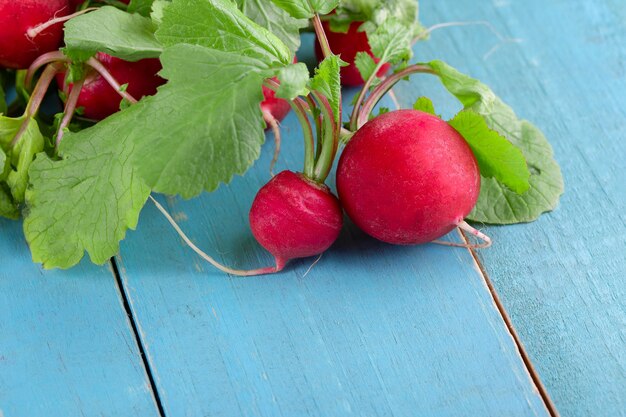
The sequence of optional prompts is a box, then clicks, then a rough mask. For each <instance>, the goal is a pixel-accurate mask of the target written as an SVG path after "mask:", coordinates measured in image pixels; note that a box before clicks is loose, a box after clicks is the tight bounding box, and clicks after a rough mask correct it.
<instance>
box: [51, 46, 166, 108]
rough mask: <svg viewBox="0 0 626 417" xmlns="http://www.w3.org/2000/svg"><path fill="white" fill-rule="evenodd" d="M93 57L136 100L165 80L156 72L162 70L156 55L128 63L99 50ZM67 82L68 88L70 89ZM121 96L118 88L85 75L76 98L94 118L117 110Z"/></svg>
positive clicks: (60, 76)
mask: <svg viewBox="0 0 626 417" xmlns="http://www.w3.org/2000/svg"><path fill="white" fill-rule="evenodd" d="M96 58H97V60H98V61H100V63H102V65H103V66H104V67H105V68H106V69H107V70H108V71H109V72H110V73H111V75H112V76H113V78H115V80H116V81H117V82H118V83H119V84H120V85H122V84H128V88H127V89H126V91H127V92H128V94H130V95H131V96H133V97H135V98H136V99H140V98H141V97H143V96H148V95H153V94H155V93H156V91H157V87H158V86H160V85H161V84H163V83H164V82H165V80H164V79H163V78H161V77H159V76H158V75H157V73H158V72H159V71H160V70H161V63H160V62H159V60H158V59H156V58H150V59H142V60H140V61H137V62H128V61H124V60H122V59H119V58H115V57H112V56H111V55H107V54H105V53H102V52H98V54H97V55H96ZM64 80H65V73H59V74H58V75H57V84H58V85H59V88H61V89H63V88H64ZM71 88H72V86H71V85H70V86H69V88H68V91H71ZM120 102H121V98H120V95H119V94H118V92H117V91H115V89H114V88H113V87H111V85H110V84H109V83H108V82H107V81H106V80H105V79H104V77H102V76H101V75H99V74H98V75H95V76H94V77H93V78H88V79H87V81H86V82H85V84H84V86H83V88H82V90H81V92H80V95H79V97H78V102H77V106H78V107H82V108H83V109H84V112H83V114H84V116H85V117H87V118H89V119H93V120H102V119H104V118H105V117H107V116H110V115H111V114H113V113H115V112H117V111H118V110H119V108H120Z"/></svg>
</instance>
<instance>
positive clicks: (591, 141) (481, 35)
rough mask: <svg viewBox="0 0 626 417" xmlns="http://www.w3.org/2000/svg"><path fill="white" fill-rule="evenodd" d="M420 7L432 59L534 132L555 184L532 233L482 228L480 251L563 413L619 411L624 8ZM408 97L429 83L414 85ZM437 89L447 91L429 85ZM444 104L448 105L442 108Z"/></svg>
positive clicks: (623, 345)
mask: <svg viewBox="0 0 626 417" xmlns="http://www.w3.org/2000/svg"><path fill="white" fill-rule="evenodd" d="M460 3H461V2H422V3H421V6H422V9H421V11H422V16H423V17H424V19H425V20H426V22H427V24H433V23H439V22H442V21H455V20H486V21H489V22H490V23H491V24H492V25H493V26H494V27H496V28H497V29H498V30H500V31H502V33H503V35H504V36H505V37H510V38H520V39H521V42H519V43H515V42H508V43H504V44H502V45H501V47H500V48H499V49H498V50H497V51H496V52H494V53H492V54H490V55H488V56H487V57H486V59H485V53H486V52H489V50H490V49H491V48H492V46H493V45H496V44H497V43H498V39H497V37H495V36H494V35H492V34H491V33H490V31H489V30H488V29H485V28H481V27H463V28H449V29H446V30H445V31H443V30H442V31H441V32H435V33H434V34H433V36H432V38H431V40H430V41H429V42H428V43H425V44H424V45H423V46H421V48H422V49H421V50H420V53H421V54H422V56H423V57H424V59H429V58H431V57H443V58H444V59H446V60H448V61H449V62H450V63H451V64H453V65H455V66H457V67H459V68H460V69H461V70H463V71H467V72H469V73H470V74H471V75H474V76H476V77H478V78H480V79H481V80H483V81H485V82H486V83H488V84H489V85H490V86H491V87H493V88H494V90H495V91H496V93H498V94H499V95H500V97H502V98H503V99H504V100H505V101H507V102H509V103H510V104H511V105H512V106H513V108H514V109H515V110H516V111H517V112H518V114H520V115H521V116H522V117H524V118H528V119H530V120H531V121H533V122H535V123H536V124H537V125H538V126H539V127H541V128H542V129H543V130H544V131H545V133H546V135H547V137H548V139H549V140H550V142H551V143H552V144H553V146H554V149H555V155H556V158H557V160H558V161H559V163H560V164H561V166H562V169H563V174H564V177H565V184H566V193H565V195H564V196H563V198H562V201H561V205H560V207H559V208H558V209H557V210H556V211H555V212H553V213H551V214H549V215H547V216H544V217H542V218H541V219H540V220H539V221H538V222H536V223H532V224H525V225H518V226H514V227H490V228H487V232H488V233H489V234H491V235H492V237H493V238H494V242H495V244H494V246H493V247H492V248H491V249H489V250H485V251H481V252H479V256H480V259H481V261H482V262H483V264H484V266H485V268H486V271H487V273H488V274H489V276H490V277H491V279H492V280H493V282H494V284H495V287H496V289H497V291H498V293H499V295H500V298H501V300H502V301H503V303H504V305H505V307H506V309H507V310H508V312H509V314H510V316H511V318H512V321H513V324H514V325H515V327H516V328H517V331H518V333H519V335H520V336H521V339H522V341H523V343H524V345H525V347H526V350H527V351H528V352H529V355H530V358H531V360H532V361H533V362H534V365H535V367H536V369H537V370H538V371H539V374H540V376H541V378H542V381H543V382H544V384H545V385H546V386H547V388H548V391H549V393H550V395H551V397H552V399H553V400H554V402H555V403H556V406H557V408H558V409H559V411H560V412H561V414H562V415H563V416H564V417H565V416H580V417H583V416H603V417H604V416H606V417H610V416H626V215H625V213H626V185H625V183H624V168H626V162H625V161H626V124H625V121H626V4H625V3H624V1H622V0H603V1H594V2H588V1H583V0H576V1H548V2H546V1H542V0H530V1H520V0H517V1H507V0H497V1H487V0H485V1H476V2H471V5H470V2H464V3H467V4H464V5H461V4H460ZM411 85H412V88H411V89H408V90H404V91H400V92H401V93H403V94H401V97H403V98H404V100H405V102H408V99H409V96H410V95H412V94H415V93H416V92H417V91H424V90H428V89H429V88H430V86H424V85H420V84H416V83H412V84H411ZM435 94H441V97H444V94H443V93H441V92H440V91H439V90H437V89H435ZM443 100H444V101H445V98H444V99H443Z"/></svg>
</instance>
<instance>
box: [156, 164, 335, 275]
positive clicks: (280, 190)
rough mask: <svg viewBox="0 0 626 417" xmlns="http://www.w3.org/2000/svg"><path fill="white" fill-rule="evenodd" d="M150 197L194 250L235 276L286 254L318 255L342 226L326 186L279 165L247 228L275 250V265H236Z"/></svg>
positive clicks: (283, 260) (279, 263)
mask: <svg viewBox="0 0 626 417" xmlns="http://www.w3.org/2000/svg"><path fill="white" fill-rule="evenodd" d="M150 199H151V200H152V202H153V203H154V205H155V206H156V207H157V209H158V210H159V211H160V212H161V214H163V216H165V218H166V219H167V221H168V222H169V223H170V224H171V225H172V227H173V228H174V230H176V232H177V233H178V235H179V236H180V237H181V238H182V239H183V240H184V241H185V243H186V244H187V245H189V247H190V248H191V249H192V250H193V251H194V252H196V253H197V254H198V255H200V256H201V257H202V258H203V259H205V260H206V261H207V262H209V263H210V264H211V265H213V266H215V267H216V268H217V269H219V270H220V271H222V272H226V273H227V274H231V275H237V276H251V275H264V274H273V273H276V272H279V271H282V269H283V268H284V267H285V265H286V264H287V262H288V261H289V260H291V259H295V258H305V257H309V256H315V255H319V254H321V253H322V252H324V251H325V250H326V249H328V248H329V247H330V246H331V245H332V244H333V243H334V242H335V240H337V237H338V236H339V232H340V231H341V227H342V226H343V215H342V212H341V206H340V204H339V200H337V197H335V196H334V195H333V194H332V193H331V192H330V191H329V189H328V187H326V186H325V185H323V184H318V183H316V182H314V181H311V180H309V179H307V178H306V177H305V176H304V175H302V174H298V173H294V172H291V171H282V172H280V173H278V174H277V175H276V176H275V177H274V178H272V179H271V180H270V181H269V182H268V183H267V184H265V185H264V186H263V187H262V188H261V189H260V190H259V192H258V193H257V195H256V197H255V198H254V201H253V202H252V207H251V208H250V216H249V219H250V227H251V229H252V234H253V235H254V237H255V238H256V240H257V241H258V242H259V243H260V244H261V246H263V247H264V248H265V249H267V250H268V251H269V252H270V253H271V254H272V255H274V259H275V261H276V265H275V266H270V267H265V268H259V269H253V270H239V269H233V268H229V267H227V266H224V265H222V264H220V263H219V262H217V261H216V260H215V259H213V258H212V257H211V256H209V255H207V254H206V253H205V252H203V251H202V250H201V249H199V248H198V247H197V246H196V245H195V244H194V243H193V242H192V241H191V239H189V237H188V236H187V235H186V234H185V233H184V232H183V231H182V230H181V228H180V226H179V225H178V224H177V223H176V221H175V220H174V219H173V218H172V216H171V215H170V214H169V213H168V212H167V210H166V209H165V208H164V207H163V206H162V205H161V204H159V202H158V201H156V200H155V199H154V198H153V197H152V196H150Z"/></svg>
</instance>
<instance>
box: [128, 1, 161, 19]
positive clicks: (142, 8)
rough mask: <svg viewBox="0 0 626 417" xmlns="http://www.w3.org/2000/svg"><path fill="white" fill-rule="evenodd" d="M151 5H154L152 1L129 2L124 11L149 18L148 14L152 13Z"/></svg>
mask: <svg viewBox="0 0 626 417" xmlns="http://www.w3.org/2000/svg"><path fill="white" fill-rule="evenodd" d="M153 3H155V1H154V0H130V3H128V8H127V9H126V10H127V11H128V13H137V14H140V15H142V16H146V17H149V16H150V12H151V11H152V4H153Z"/></svg>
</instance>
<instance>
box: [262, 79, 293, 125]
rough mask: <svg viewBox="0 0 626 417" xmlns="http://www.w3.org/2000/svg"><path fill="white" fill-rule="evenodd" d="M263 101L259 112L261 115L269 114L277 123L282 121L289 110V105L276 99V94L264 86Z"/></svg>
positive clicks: (280, 99)
mask: <svg viewBox="0 0 626 417" xmlns="http://www.w3.org/2000/svg"><path fill="white" fill-rule="evenodd" d="M263 99H264V100H263V101H262V102H261V111H263V114H266V113H269V114H271V115H272V117H274V119H275V120H276V121H278V122H280V121H282V120H283V119H284V118H285V117H286V116H287V114H288V113H289V111H290V110H291V105H290V104H289V102H288V101H287V100H283V99H282V98H277V97H276V93H275V92H274V91H272V90H271V89H269V88H267V87H265V86H263Z"/></svg>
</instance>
